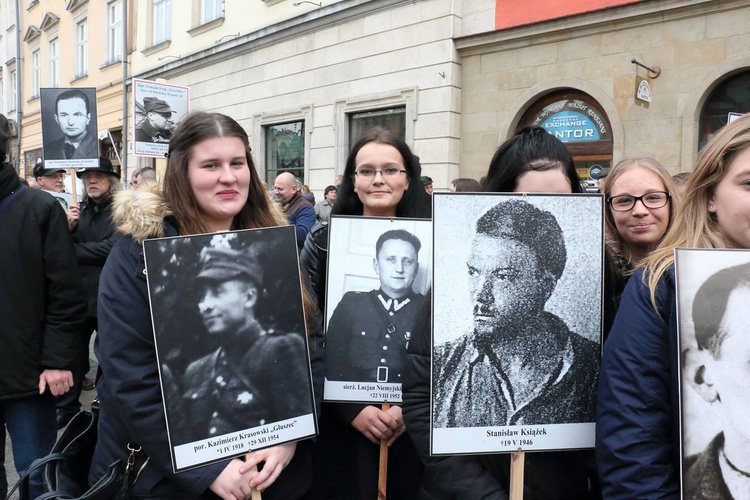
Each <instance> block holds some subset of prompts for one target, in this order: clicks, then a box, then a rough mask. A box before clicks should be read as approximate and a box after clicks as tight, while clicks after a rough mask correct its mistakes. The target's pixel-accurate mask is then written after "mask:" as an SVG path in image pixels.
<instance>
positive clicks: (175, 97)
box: [133, 78, 190, 158]
mask: <svg viewBox="0 0 750 500" xmlns="http://www.w3.org/2000/svg"><path fill="white" fill-rule="evenodd" d="M188 111H190V89H189V88H188V87H184V86H181V85H173V84H170V83H160V82H152V81H150V80H140V79H138V78H134V79H133V116H135V119H134V120H133V144H134V147H133V152H134V153H135V155H136V156H150V157H156V158H164V155H166V154H167V152H168V151H169V140H170V139H171V138H172V132H173V131H174V129H175V127H177V125H178V124H179V123H180V120H182V117H184V116H185V115H186V114H187V113H188Z"/></svg>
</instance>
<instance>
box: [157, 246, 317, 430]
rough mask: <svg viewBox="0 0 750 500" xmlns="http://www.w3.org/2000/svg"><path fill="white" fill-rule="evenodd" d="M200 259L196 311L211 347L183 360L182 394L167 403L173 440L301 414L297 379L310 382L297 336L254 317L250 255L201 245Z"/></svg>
mask: <svg viewBox="0 0 750 500" xmlns="http://www.w3.org/2000/svg"><path fill="white" fill-rule="evenodd" d="M201 263H202V264H203V269H202V270H201V272H200V273H199V274H198V277H197V279H196V284H197V287H198V290H200V294H199V296H198V297H199V302H198V312H199V314H200V316H201V317H202V319H203V324H204V326H205V328H206V333H207V336H208V337H207V339H206V340H207V341H208V342H210V343H213V345H215V346H216V349H215V350H214V351H213V352H211V353H210V354H208V355H206V356H204V357H202V358H200V359H198V360H197V361H193V362H192V363H190V365H188V367H187V370H186V371H185V376H184V379H183V381H182V384H181V387H182V388H181V398H179V399H178V401H177V402H175V401H174V399H177V398H171V399H172V400H170V401H167V404H168V408H169V407H171V408H173V409H176V410H177V411H176V412H173V413H172V415H175V416H176V417H177V418H178V419H182V418H184V420H185V422H184V424H185V425H177V426H174V425H170V431H171V437H172V444H173V445H174V444H180V443H185V442H191V441H194V440H197V439H204V438H207V437H214V436H220V435H222V434H226V433H229V432H234V431H239V430H243V429H248V428H252V427H257V426H259V425H263V424H266V423H271V422H278V421H280V420H286V419H288V418H293V417H296V416H300V415H304V414H307V413H308V411H309V408H310V398H311V392H310V386H309V384H304V383H300V381H304V380H309V374H308V368H307V367H308V363H307V358H306V353H305V341H304V337H303V334H301V333H282V332H274V331H268V330H266V329H265V328H264V326H263V325H262V324H261V323H260V318H259V317H258V311H259V310H260V309H261V307H259V302H262V301H263V300H264V299H265V297H264V295H263V293H264V286H263V276H264V270H263V268H261V266H260V264H259V263H258V261H257V259H256V257H255V256H254V255H251V254H250V252H248V251H240V250H235V249H232V248H227V247H208V248H204V249H203V251H202V252H201ZM177 386H179V383H178V384H177ZM168 399H170V398H168Z"/></svg>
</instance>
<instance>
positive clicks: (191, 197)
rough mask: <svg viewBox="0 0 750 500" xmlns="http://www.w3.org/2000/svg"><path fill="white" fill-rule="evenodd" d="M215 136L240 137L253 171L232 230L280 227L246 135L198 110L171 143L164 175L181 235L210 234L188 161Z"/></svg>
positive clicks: (228, 119)
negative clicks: (197, 198)
mask: <svg viewBox="0 0 750 500" xmlns="http://www.w3.org/2000/svg"><path fill="white" fill-rule="evenodd" d="M213 137H237V138H239V139H240V140H241V141H242V143H243V144H244V145H245V158H246V160H247V165H248V168H249V169H250V186H249V189H248V196H247V203H245V206H244V207H243V208H242V210H240V212H239V213H238V214H237V215H235V216H234V220H233V221H232V229H253V228H259V227H270V226H279V225H282V224H285V223H286V222H285V220H284V219H283V218H280V217H279V214H278V212H277V211H276V210H275V209H274V208H273V204H272V202H271V200H270V198H269V197H268V194H267V193H266V190H265V189H264V188H263V184H262V183H261V180H260V176H259V175H258V171H257V170H256V168H255V163H254V162H253V157H252V154H251V152H250V143H249V141H248V137H247V133H245V130H244V129H243V128H242V127H241V126H240V124H239V123H237V122H236V121H235V120H234V119H233V118H231V117H229V116H227V115H222V114H220V113H206V112H203V111H199V112H196V113H190V114H189V115H187V116H186V117H185V118H183V119H182V121H181V122H180V124H179V125H178V126H177V128H176V129H175V131H174V134H173V135H172V139H171V140H170V141H169V158H168V160H167V169H166V172H165V173H164V190H163V192H164V198H166V200H167V201H168V202H169V203H170V205H171V206H172V212H173V213H174V216H175V218H176V219H177V223H178V224H179V230H180V233H181V234H200V233H207V232H209V229H208V226H207V224H206V222H205V219H204V218H203V214H202V212H201V210H200V208H199V207H198V202H197V200H196V199H195V194H194V193H193V189H192V188H191V187H190V181H189V180H188V159H189V158H190V155H191V154H193V147H195V145H196V144H198V143H200V142H201V141H204V140H206V139H211V138H213Z"/></svg>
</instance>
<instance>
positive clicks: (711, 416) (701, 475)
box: [677, 250, 750, 500]
mask: <svg viewBox="0 0 750 500" xmlns="http://www.w3.org/2000/svg"><path fill="white" fill-rule="evenodd" d="M686 253H687V254H690V253H692V254H693V256H695V257H694V261H693V265H694V266H699V267H704V266H711V265H712V264H711V263H712V262H716V263H728V262H737V261H738V260H740V259H742V260H745V263H742V264H739V265H732V266H730V267H724V268H723V269H720V270H719V271H715V272H714V273H713V274H711V275H710V276H709V277H708V278H707V279H706V280H705V281H703V282H702V283H701V284H700V287H699V288H698V290H697V293H696V294H695V298H694V300H693V304H692V324H693V326H694V335H693V338H689V336H690V332H689V330H688V329H687V328H686V327H685V326H684V324H683V323H686V322H687V320H685V321H683V320H680V324H681V326H680V330H681V331H680V336H681V341H682V345H683V346H686V345H687V346H689V347H684V348H683V349H682V353H683V354H682V357H681V361H682V377H683V382H684V386H683V391H690V392H693V391H694V394H697V395H698V396H699V397H698V398H692V397H691V398H688V397H686V396H692V395H694V394H684V393H683V397H682V399H683V404H682V411H683V442H684V443H685V445H684V446H683V460H682V479H683V498H685V499H686V500H697V499H702V498H714V499H722V500H724V499H726V500H729V499H739V498H750V453H749V452H748V449H749V448H748V447H749V446H750V428H748V426H747V417H748V415H750V399H748V397H747V395H748V392H747V388H748V383H750V364H749V363H748V360H750V335H748V333H750V331H749V327H748V322H747V313H746V310H747V304H748V301H750V263H748V262H747V260H748V257H747V252H735V251H702V252H699V251H692V252H691V251H685V250H679V251H678V254H677V259H678V260H677V265H678V275H677V286H678V294H680V292H684V291H685V290H686V288H687V287H685V286H684V285H683V279H685V281H687V279H689V278H690V276H688V274H689V273H690V270H689V269H688V271H687V272H685V271H684V270H683V269H682V268H681V267H682V266H681V264H683V262H684V261H682V260H681V259H680V258H681V257H682V256H683V255H685V254H686ZM735 258H738V259H737V260H735ZM724 265H726V264H724ZM686 278H687V279H686ZM690 281H692V280H690ZM680 302H681V304H680V307H681V308H682V307H683V304H682V299H681V300H680ZM686 312H688V311H686ZM678 314H679V313H678ZM687 315H688V316H689V314H687ZM688 387H689V388H688ZM693 403H695V404H693ZM705 403H708V405H706V404H705ZM699 441H700V442H701V445H702V446H703V448H702V450H701V451H698V452H694V449H695V446H690V444H691V442H695V443H696V444H697V443H698V442H699ZM705 443H707V444H705Z"/></svg>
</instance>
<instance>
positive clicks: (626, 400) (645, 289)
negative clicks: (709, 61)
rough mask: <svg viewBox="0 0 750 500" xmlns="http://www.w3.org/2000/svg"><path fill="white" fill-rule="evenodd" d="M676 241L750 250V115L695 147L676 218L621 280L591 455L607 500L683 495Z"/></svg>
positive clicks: (605, 356)
mask: <svg viewBox="0 0 750 500" xmlns="http://www.w3.org/2000/svg"><path fill="white" fill-rule="evenodd" d="M675 248H750V115H745V116H744V117H742V118H739V119H738V120H735V121H734V122H732V123H730V124H729V125H726V126H725V127H724V128H723V129H721V130H720V131H719V132H718V133H717V134H716V135H715V136H714V138H713V139H712V140H711V141H710V142H709V143H708V144H707V145H706V147H705V148H704V149H703V151H701V153H700V155H699V156H698V161H697V163H696V166H695V169H694V171H693V173H692V174H691V177H690V180H689V181H688V184H687V189H686V192H685V200H684V202H683V203H682V204H681V205H680V207H679V208H678V209H677V210H675V211H674V218H673V221H672V225H671V226H670V228H669V229H668V230H667V233H666V235H665V236H664V239H663V240H662V242H661V244H660V245H659V246H658V247H657V248H656V250H654V251H653V252H652V253H651V254H650V255H649V256H648V257H646V259H645V260H644V261H643V263H642V268H641V269H638V270H637V271H636V273H635V274H634V275H633V278H632V279H631V280H630V281H629V282H628V285H627V287H626V288H625V292H624V294H623V297H622V302H621V304H620V310H619V312H618V314H617V317H616V319H615V322H614V325H613V327H612V330H611V332H610V335H609V338H608V340H607V342H606V343H605V345H604V354H603V358H602V366H601V372H600V378H599V388H598V409H597V425H596V449H597V462H598V468H599V476H600V479H601V481H602V487H603V493H604V497H605V498H608V499H620V498H622V499H632V498H679V494H680V419H679V384H678V356H679V352H678V349H677V316H676V292H675V277H674V276H675V275H674V250H675Z"/></svg>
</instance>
